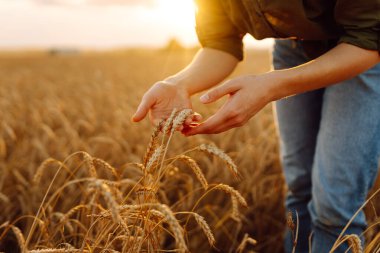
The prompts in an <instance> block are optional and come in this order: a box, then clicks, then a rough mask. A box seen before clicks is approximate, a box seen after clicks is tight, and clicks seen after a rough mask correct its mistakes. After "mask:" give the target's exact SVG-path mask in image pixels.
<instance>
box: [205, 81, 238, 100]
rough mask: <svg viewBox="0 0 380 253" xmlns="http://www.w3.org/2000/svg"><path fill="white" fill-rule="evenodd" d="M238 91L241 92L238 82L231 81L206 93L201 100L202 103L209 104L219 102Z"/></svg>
mask: <svg viewBox="0 0 380 253" xmlns="http://www.w3.org/2000/svg"><path fill="white" fill-rule="evenodd" d="M237 90H239V85H238V84H237V83H236V81H234V80H229V81H227V82H225V83H224V84H222V85H221V86H219V87H216V88H214V89H212V90H210V91H208V92H206V93H205V94H203V95H202V96H201V97H200V98H199V99H200V101H201V102H202V103H204V104H208V103H211V102H214V101H216V100H218V99H219V98H221V97H223V96H225V95H227V94H230V93H233V92H235V91H237Z"/></svg>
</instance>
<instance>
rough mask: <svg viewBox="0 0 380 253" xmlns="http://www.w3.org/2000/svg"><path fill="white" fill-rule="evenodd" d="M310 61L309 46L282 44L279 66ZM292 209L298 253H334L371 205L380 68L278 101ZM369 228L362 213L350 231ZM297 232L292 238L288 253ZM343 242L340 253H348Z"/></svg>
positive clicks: (379, 139)
mask: <svg viewBox="0 0 380 253" xmlns="http://www.w3.org/2000/svg"><path fill="white" fill-rule="evenodd" d="M309 60H310V59H309V58H308V57H307V55H306V54H305V53H304V50H303V48H302V42H300V41H293V40H277V41H276V44H275V48H274V52H273V65H274V68H275V69H284V68H290V67H294V66H298V65H300V64H303V63H305V62H308V61H309ZM276 114H277V119H278V126H279V132H280V137H281V142H280V146H281V157H282V163H283V167H284V172H285V178H286V182H287V185H288V193H287V199H286V207H287V210H290V211H292V212H293V214H294V213H295V212H297V213H298V215H299V236H298V243H297V247H296V252H302V253H303V252H305V253H306V252H309V243H308V239H309V235H310V233H311V232H312V237H311V238H312V243H311V245H312V246H311V248H312V249H311V250H312V252H313V253H326V252H329V251H330V249H331V247H332V245H333V244H334V242H335V241H336V239H337V237H338V235H339V234H340V232H341V231H342V229H343V228H344V226H345V225H346V224H347V223H348V221H349V220H350V218H351V217H352V216H353V215H354V213H355V212H356V211H357V210H358V209H359V208H360V206H361V205H362V204H363V202H364V201H365V198H366V195H367V193H368V191H369V189H370V188H371V187H372V185H373V183H374V180H375V178H376V174H377V168H378V158H379V156H380V64H378V65H377V66H375V67H373V68H372V69H370V70H368V71H367V72H365V73H362V74H360V75H358V76H356V77H354V78H352V79H350V80H347V81H344V82H341V83H339V84H336V85H333V86H330V87H327V88H324V89H320V90H315V91H311V92H307V93H303V94H299V95H296V96H292V97H289V98H285V99H282V100H280V101H278V102H276ZM365 227H366V221H365V216H364V213H363V212H361V213H360V214H359V215H358V216H357V217H356V218H355V219H354V221H353V222H352V224H351V225H350V226H349V228H348V230H347V231H346V233H345V234H358V235H359V234H360V233H362V232H363V230H364V229H365ZM292 246H293V243H292V235H291V232H290V231H289V230H288V231H287V234H286V236H285V248H286V252H291V250H292ZM345 249H347V245H343V246H341V247H340V248H338V250H336V251H335V252H339V253H340V252H344V251H345Z"/></svg>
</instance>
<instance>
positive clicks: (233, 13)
mask: <svg viewBox="0 0 380 253" xmlns="http://www.w3.org/2000/svg"><path fill="white" fill-rule="evenodd" d="M221 2H222V4H223V7H224V9H225V11H226V14H227V15H228V16H229V18H230V19H231V21H232V22H233V23H234V24H235V25H236V27H237V28H238V29H240V30H241V31H242V32H244V33H249V34H251V35H252V36H253V37H255V38H256V39H264V38H269V37H271V38H297V39H303V40H328V39H334V38H337V37H339V35H340V34H341V33H342V31H341V30H340V28H339V27H338V26H337V25H336V23H335V21H334V5H335V0H223V1H221Z"/></svg>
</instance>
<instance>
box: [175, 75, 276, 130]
mask: <svg viewBox="0 0 380 253" xmlns="http://www.w3.org/2000/svg"><path fill="white" fill-rule="evenodd" d="M274 81H275V80H273V78H272V75H271V73H270V72H269V73H266V74H262V75H258V76H254V75H246V76H240V77H237V78H235V79H231V80H229V81H226V82H225V83H224V84H222V85H221V86H219V87H217V88H214V89H213V90H211V91H208V92H207V93H205V94H204V95H203V96H201V98H200V101H201V102H202V103H204V104H208V103H211V102H214V101H216V100H218V99H219V98H221V97H223V96H225V95H229V97H228V99H227V101H226V102H225V103H224V105H223V106H222V107H221V108H219V110H218V111H217V112H216V113H215V114H214V115H212V116H211V117H209V118H208V119H207V120H206V121H205V122H203V123H202V124H199V125H197V126H194V127H191V128H185V129H184V130H183V131H182V132H183V133H184V134H185V135H186V136H190V135H196V134H217V133H221V132H224V131H227V130H229V129H231V128H235V127H240V126H243V125H244V124H245V123H246V122H247V121H248V120H249V119H250V118H251V117H252V116H254V115H255V114H256V113H257V112H259V111H260V110H261V109H262V108H263V107H264V106H265V105H267V104H268V103H269V102H271V101H272V98H273V96H272V94H271V92H270V90H271V89H270V87H271V84H272V83H273V82H274Z"/></svg>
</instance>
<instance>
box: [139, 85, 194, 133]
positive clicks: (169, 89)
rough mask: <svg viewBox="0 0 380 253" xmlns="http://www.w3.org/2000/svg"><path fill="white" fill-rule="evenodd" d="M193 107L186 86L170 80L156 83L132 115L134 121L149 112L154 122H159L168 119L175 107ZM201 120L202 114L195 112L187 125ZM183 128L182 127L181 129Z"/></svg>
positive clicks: (178, 108)
mask: <svg viewBox="0 0 380 253" xmlns="http://www.w3.org/2000/svg"><path fill="white" fill-rule="evenodd" d="M174 108H176V109H177V111H180V110H182V109H192V105H191V100H190V94H189V93H188V92H187V91H186V89H185V88H183V87H180V86H178V85H176V84H173V83H170V82H168V81H160V82H157V83H155V84H154V85H153V86H152V87H151V88H150V89H149V90H148V91H147V92H146V93H145V94H144V96H143V97H142V99H141V102H140V104H139V106H138V108H137V110H136V112H135V114H134V115H133V117H132V121H134V122H139V121H141V120H143V119H144V118H145V117H146V115H147V114H148V112H149V118H150V121H151V122H152V124H157V123H158V122H160V121H161V120H165V119H167V118H168V117H169V116H170V114H171V113H172V111H173V109H174ZM200 120H201V116H200V115H199V114H197V113H195V114H194V115H193V116H192V117H190V118H188V119H187V120H186V121H185V125H190V124H192V123H194V122H198V121H200ZM179 130H181V129H179Z"/></svg>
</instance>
